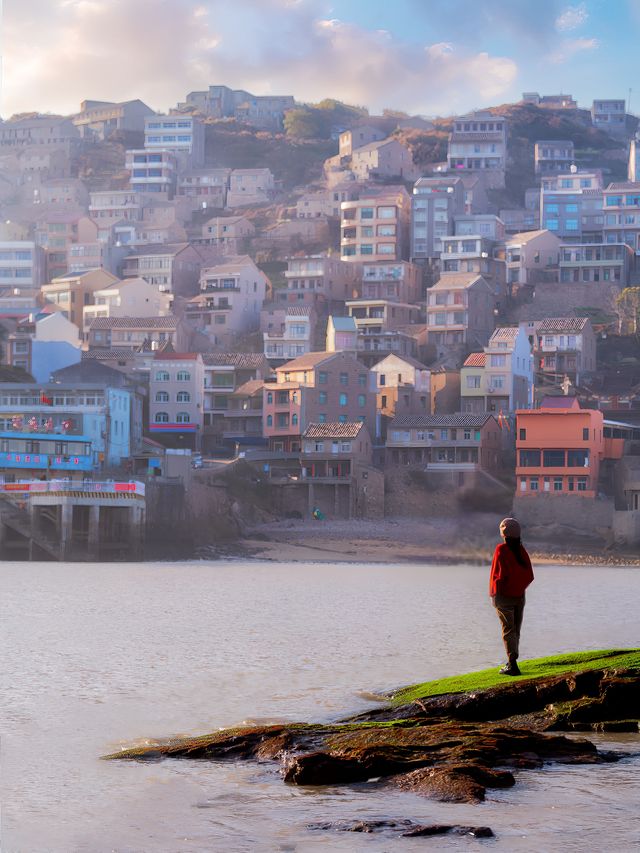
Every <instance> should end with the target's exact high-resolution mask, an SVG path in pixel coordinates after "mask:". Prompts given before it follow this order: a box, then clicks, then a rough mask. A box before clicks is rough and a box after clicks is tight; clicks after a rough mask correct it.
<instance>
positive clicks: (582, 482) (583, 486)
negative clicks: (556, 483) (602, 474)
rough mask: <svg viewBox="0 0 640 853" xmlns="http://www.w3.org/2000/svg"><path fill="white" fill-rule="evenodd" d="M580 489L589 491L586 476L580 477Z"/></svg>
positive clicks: (580, 490)
mask: <svg viewBox="0 0 640 853" xmlns="http://www.w3.org/2000/svg"><path fill="white" fill-rule="evenodd" d="M578 491H579V492H586V491H587V478H586V477H578Z"/></svg>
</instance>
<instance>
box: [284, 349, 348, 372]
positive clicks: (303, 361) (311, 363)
mask: <svg viewBox="0 0 640 853" xmlns="http://www.w3.org/2000/svg"><path fill="white" fill-rule="evenodd" d="M337 355H338V353H335V352H308V353H307V354H306V355H301V356H299V357H298V358H294V359H292V360H291V361H288V362H287V363H286V364H283V365H281V366H280V367H278V368H276V369H277V371H281V370H282V371H287V372H289V371H292V370H294V371H295V370H311V369H312V368H313V367H316V366H317V365H318V364H322V362H323V361H329V359H331V358H335V357H336V356H337Z"/></svg>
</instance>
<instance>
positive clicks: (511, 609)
mask: <svg viewBox="0 0 640 853" xmlns="http://www.w3.org/2000/svg"><path fill="white" fill-rule="evenodd" d="M524 602H525V597H524V595H521V596H518V597H517V598H512V597H510V596H507V595H494V596H493V606H494V607H495V609H496V610H497V611H498V618H499V619H500V625H501V627H502V642H503V643H504V648H505V651H506V653H507V660H508V661H509V663H516V661H517V660H518V655H519V654H520V628H521V627H522V616H523V614H524Z"/></svg>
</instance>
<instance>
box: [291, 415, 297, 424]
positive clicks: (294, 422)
mask: <svg viewBox="0 0 640 853" xmlns="http://www.w3.org/2000/svg"><path fill="white" fill-rule="evenodd" d="M291 425H292V426H298V416H297V415H296V414H293V415H291Z"/></svg>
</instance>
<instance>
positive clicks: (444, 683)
mask: <svg viewBox="0 0 640 853" xmlns="http://www.w3.org/2000/svg"><path fill="white" fill-rule="evenodd" d="M603 667H604V668H611V667H616V668H621V669H622V668H628V669H640V649H605V650H599V651H592V652H572V653H571V654H566V655H552V656H551V657H546V658H536V659H534V660H525V661H521V662H520V669H521V670H522V675H521V676H518V677H516V678H513V677H510V678H508V679H507V678H505V676H504V675H500V674H499V672H498V667H494V668H493V669H484V670H481V671H480V672H469V673H467V674H466V675H454V676H452V677H450V678H440V679H438V680H437V681H426V682H424V684H414V685H412V686H410V687H404V688H402V689H401V690H399V691H398V692H397V693H394V694H393V696H392V701H393V703H394V704H396V705H406V704H408V703H410V702H414V701H415V700H416V699H425V698H426V697H428V696H440V695H443V694H445V693H466V692H468V691H471V690H486V689H487V688H489V687H498V686H500V685H506V684H513V682H514V681H524V680H530V679H533V678H544V677H545V676H547V677H548V676H551V675H563V674H565V673H567V672H571V671H573V670H580V671H585V670H589V669H600V668H603Z"/></svg>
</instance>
